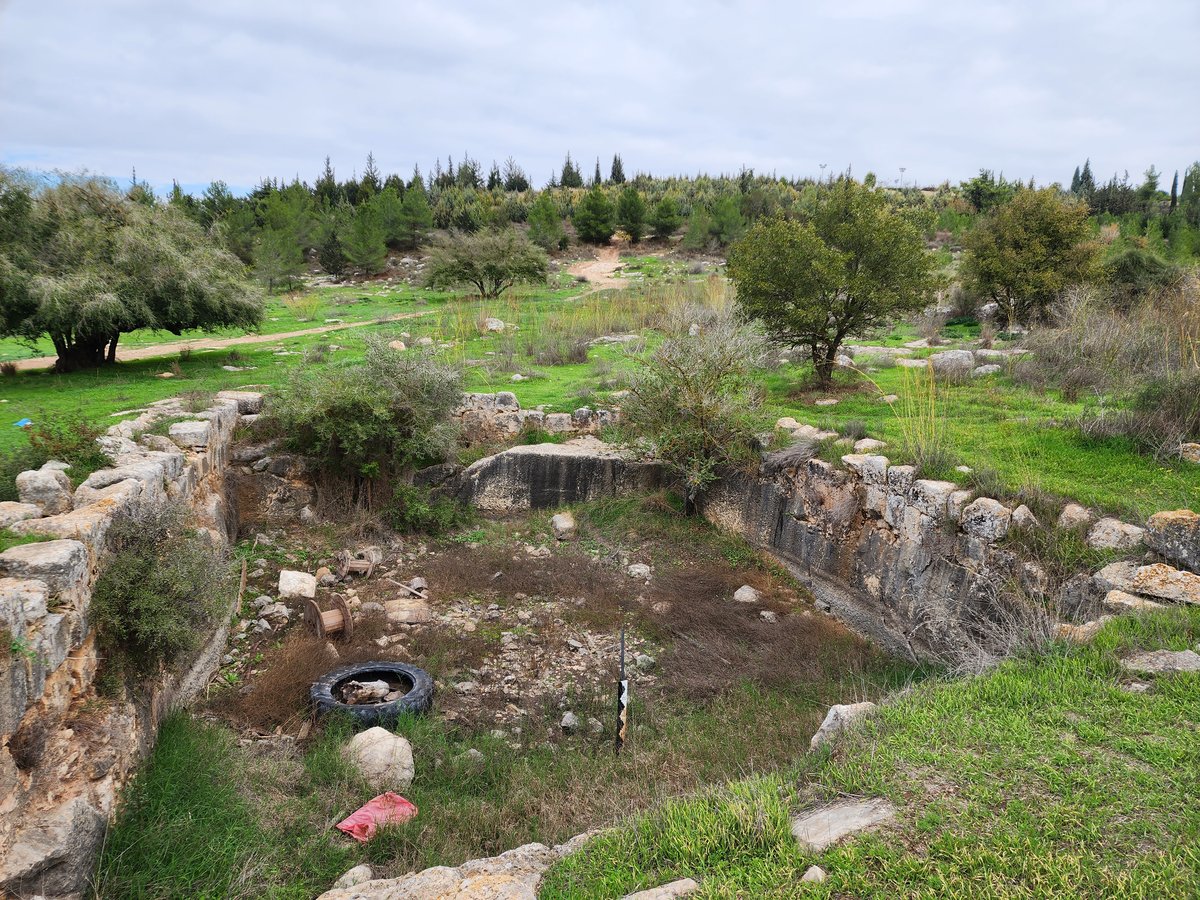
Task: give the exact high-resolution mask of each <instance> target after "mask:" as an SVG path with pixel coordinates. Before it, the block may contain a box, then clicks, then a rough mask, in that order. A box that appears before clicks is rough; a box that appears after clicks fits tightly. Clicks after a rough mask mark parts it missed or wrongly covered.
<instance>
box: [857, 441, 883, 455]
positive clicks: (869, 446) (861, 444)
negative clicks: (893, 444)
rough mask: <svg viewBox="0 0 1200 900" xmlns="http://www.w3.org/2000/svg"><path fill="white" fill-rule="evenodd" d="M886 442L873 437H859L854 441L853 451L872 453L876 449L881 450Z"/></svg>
mask: <svg viewBox="0 0 1200 900" xmlns="http://www.w3.org/2000/svg"><path fill="white" fill-rule="evenodd" d="M886 446H887V444H886V443H884V442H883V441H877V440H875V438H860V439H859V440H857V441H855V442H854V452H855V453H874V452H875V451H876V450H882V449H883V448H884V447H886Z"/></svg>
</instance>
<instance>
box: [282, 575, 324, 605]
mask: <svg viewBox="0 0 1200 900" xmlns="http://www.w3.org/2000/svg"><path fill="white" fill-rule="evenodd" d="M279 596H280V597H303V598H305V599H308V600H311V599H312V598H314V597H316V596H317V579H316V576H315V575H309V574H308V573H307V572H296V571H293V570H291V569H282V570H281V571H280V572H279Z"/></svg>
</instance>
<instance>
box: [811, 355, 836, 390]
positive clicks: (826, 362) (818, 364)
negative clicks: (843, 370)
mask: <svg viewBox="0 0 1200 900" xmlns="http://www.w3.org/2000/svg"><path fill="white" fill-rule="evenodd" d="M835 352H836V348H834V347H821V348H816V347H814V348H813V370H814V371H815V372H816V373H817V381H818V382H820V384H821V386H822V387H827V386H828V385H829V384H830V383H831V382H832V381H833V360H834V354H835Z"/></svg>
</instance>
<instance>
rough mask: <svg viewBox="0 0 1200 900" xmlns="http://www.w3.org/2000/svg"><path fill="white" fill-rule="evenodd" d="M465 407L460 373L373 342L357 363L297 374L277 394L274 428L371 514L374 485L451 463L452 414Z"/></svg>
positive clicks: (272, 413)
mask: <svg viewBox="0 0 1200 900" xmlns="http://www.w3.org/2000/svg"><path fill="white" fill-rule="evenodd" d="M461 399H462V373H461V372H460V371H459V370H458V369H456V368H453V367H451V366H448V365H446V364H444V363H442V362H439V361H438V360H436V359H435V358H434V357H432V356H430V355H427V354H419V353H397V352H396V351H395V350H392V349H391V348H390V347H388V345H387V344H386V343H385V342H384V341H383V340H382V339H379V338H374V337H373V338H369V339H368V342H367V351H366V354H365V356H364V358H363V360H362V362H360V363H355V364H354V365H350V366H346V367H344V368H333V369H330V368H324V369H322V370H321V371H320V372H313V371H311V370H304V369H301V370H298V371H297V372H295V373H294V374H293V376H292V378H291V380H290V381H289V382H288V383H287V384H286V385H285V386H284V387H283V388H281V389H280V390H279V391H278V392H277V393H276V395H275V397H274V400H273V402H272V404H271V406H270V421H269V424H270V425H271V426H272V427H273V428H274V430H276V431H277V432H278V433H279V434H282V435H285V436H286V444H287V446H288V448H289V449H291V450H294V451H296V452H299V453H302V454H304V455H306V456H308V457H310V458H311V459H312V460H313V461H314V463H315V464H316V467H317V468H318V469H319V470H320V471H321V472H322V474H323V475H326V476H334V477H335V478H340V479H342V480H343V483H342V484H340V485H338V486H337V489H338V490H340V491H344V490H346V489H347V487H348V488H349V491H350V493H352V494H354V495H355V499H356V505H358V506H360V507H370V506H371V492H370V490H369V488H370V486H371V484H372V483H373V482H375V481H377V480H380V479H385V480H396V479H397V478H399V479H400V480H406V478H407V475H408V474H409V473H411V472H412V471H413V470H414V469H416V468H417V467H419V466H420V465H423V464H429V463H437V462H442V461H444V460H445V459H447V458H448V457H449V454H450V452H451V451H452V450H453V448H454V443H455V437H456V434H457V429H456V427H455V425H454V423H453V421H452V419H451V412H452V411H453V410H454V408H455V407H456V406H457V405H458V404H459V402H460V401H461ZM346 480H348V482H349V485H348V486H347V484H345V483H344V482H345V481H346Z"/></svg>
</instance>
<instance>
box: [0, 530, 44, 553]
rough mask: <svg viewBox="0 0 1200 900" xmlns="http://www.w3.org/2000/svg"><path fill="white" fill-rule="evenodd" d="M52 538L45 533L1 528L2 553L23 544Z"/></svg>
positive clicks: (0, 550)
mask: <svg viewBox="0 0 1200 900" xmlns="http://www.w3.org/2000/svg"><path fill="white" fill-rule="evenodd" d="M50 540H53V538H51V537H47V536H46V535H44V534H17V533H16V532H15V531H11V530H9V529H8V528H0V553H3V552H4V551H5V550H9V549H11V548H13V547H19V546H21V545H22V544H38V543H41V542H42V541H50Z"/></svg>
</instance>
